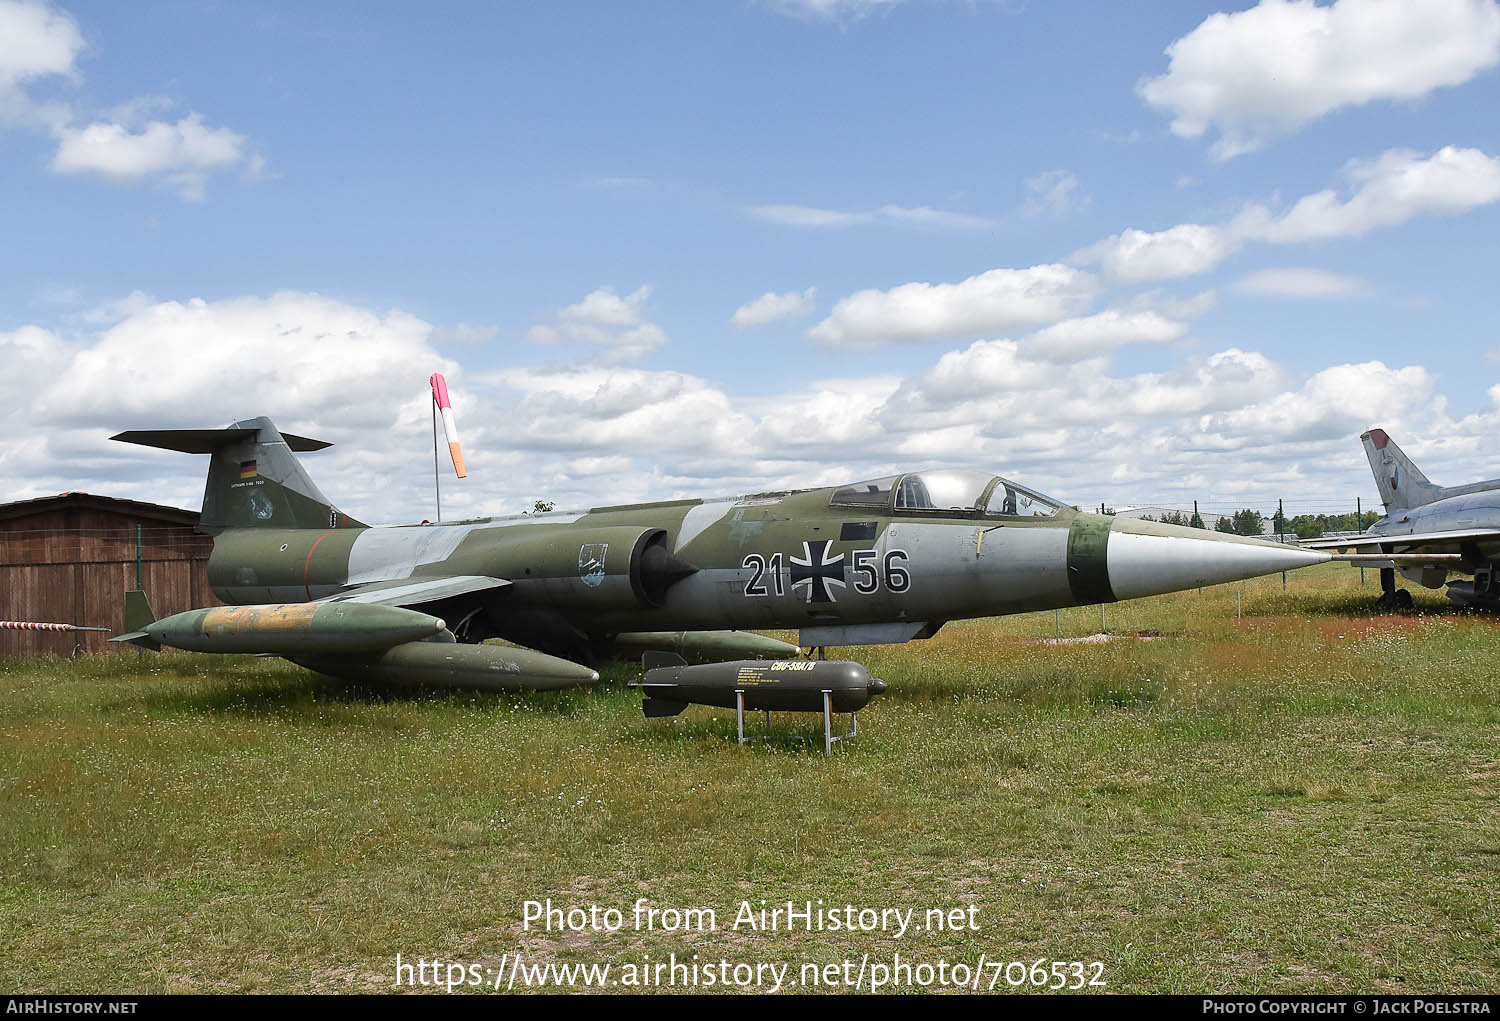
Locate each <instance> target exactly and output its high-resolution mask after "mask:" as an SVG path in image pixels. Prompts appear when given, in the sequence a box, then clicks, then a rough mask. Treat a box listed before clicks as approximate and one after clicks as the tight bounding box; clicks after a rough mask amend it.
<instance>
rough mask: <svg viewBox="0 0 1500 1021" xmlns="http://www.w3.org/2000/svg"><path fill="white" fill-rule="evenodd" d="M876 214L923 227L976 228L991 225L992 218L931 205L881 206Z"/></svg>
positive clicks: (992, 222)
mask: <svg viewBox="0 0 1500 1021" xmlns="http://www.w3.org/2000/svg"><path fill="white" fill-rule="evenodd" d="M876 214H877V215H878V216H880V217H882V218H883V219H887V220H895V221H897V222H898V223H914V224H917V225H919V226H923V227H955V228H958V229H960V230H977V229H981V228H984V227H993V226H994V225H995V221H994V220H988V219H985V218H984V217H982V216H970V215H968V214H967V213H954V212H950V211H948V210H946V209H933V208H932V207H931V206H916V207H908V206H890V205H886V206H881V207H880V208H879V209H877V210H876Z"/></svg>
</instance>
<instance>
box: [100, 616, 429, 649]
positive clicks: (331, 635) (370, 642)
mask: <svg viewBox="0 0 1500 1021" xmlns="http://www.w3.org/2000/svg"><path fill="white" fill-rule="evenodd" d="M446 633H447V625H446V624H445V623H444V622H443V621H442V620H440V619H439V618H437V617H433V616H431V615H429V614H426V613H420V612H418V611H416V610H407V609H403V608H401V607H397V606H380V605H376V604H368V603H269V604H261V605H252V606H215V607H211V608H209V609H206V610H188V611H187V612H186V613H176V614H173V615H172V616H170V617H163V618H162V619H161V620H158V621H152V622H150V623H146V624H143V625H141V626H139V627H137V629H136V630H135V631H133V632H131V633H130V634H128V635H121V636H120V639H122V640H128V641H135V642H137V643H138V644H147V643H154V644H156V645H166V646H170V647H172V648H174V649H186V650H188V651H190V652H226V653H229V652H242V653H272V654H275V655H282V654H287V653H304V654H314V653H324V654H329V653H359V652H374V651H378V650H381V649H388V648H390V647H391V646H393V645H400V644H402V643H405V642H419V641H426V640H431V639H435V638H437V639H440V637H441V636H443V635H445V634H446ZM143 640H144V641H143ZM448 640H449V641H452V636H451V635H449V636H448Z"/></svg>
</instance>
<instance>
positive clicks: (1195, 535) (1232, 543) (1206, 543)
mask: <svg viewBox="0 0 1500 1021" xmlns="http://www.w3.org/2000/svg"><path fill="white" fill-rule="evenodd" d="M1119 524H1121V523H1117V525H1116V527H1115V528H1112V529H1111V530H1110V533H1109V545H1108V552H1107V554H1106V563H1107V564H1108V571H1109V587H1110V589H1111V590H1112V591H1113V593H1114V596H1115V598H1116V599H1134V598H1136V597H1137V596H1153V595H1160V594H1161V593H1164V592H1178V591H1181V590H1183V589H1190V588H1200V587H1202V586H1205V585H1218V584H1221V583H1223V582H1226V581H1239V580H1240V579H1242V578H1254V577H1257V576H1259V575H1263V574H1275V573H1276V572H1278V571H1290V570H1293V569H1295V568H1298V567H1308V566H1310V565H1312V564H1321V563H1324V562H1326V561H1327V560H1328V559H1329V556H1328V554H1326V553H1320V552H1317V551H1315V550H1302V549H1296V548H1294V547H1290V546H1283V545H1281V544H1279V543H1273V542H1266V541H1263V540H1258V539H1249V538H1244V537H1242V536H1232V535H1223V534H1219V533H1216V532H1208V531H1205V530H1203V529H1200V528H1183V527H1180V526H1176V525H1160V524H1151V523H1146V524H1139V525H1138V524H1135V523H1131V524H1130V525H1126V526H1125V527H1124V528H1120V527H1119Z"/></svg>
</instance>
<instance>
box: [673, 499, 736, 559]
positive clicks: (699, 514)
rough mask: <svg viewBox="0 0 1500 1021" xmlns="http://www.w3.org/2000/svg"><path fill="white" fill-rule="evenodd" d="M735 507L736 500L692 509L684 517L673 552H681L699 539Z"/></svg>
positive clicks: (701, 504)
mask: <svg viewBox="0 0 1500 1021" xmlns="http://www.w3.org/2000/svg"><path fill="white" fill-rule="evenodd" d="M734 505H735V501H734V500H715V501H714V502H713V503H700V504H699V505H698V506H696V507H693V508H692V509H690V510H689V511H688V512H687V513H686V514H685V515H683V518H682V528H680V529H679V530H678V532H677V545H676V546H674V547H673V552H674V553H676V552H680V551H681V550H682V547H684V546H686V545H687V544H688V543H690V542H692V541H693V540H694V539H696V538H698V536H700V535H702V534H703V533H704V532H705V531H706V530H707V529H708V527H709V526H710V525H712V524H713V523H714V522H715V521H718V520H719V519H720V518H722V517H723V516H724V515H725V514H728V513H729V510H730V508H732V507H733V506H734Z"/></svg>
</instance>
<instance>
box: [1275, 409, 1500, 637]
mask: <svg viewBox="0 0 1500 1021" xmlns="http://www.w3.org/2000/svg"><path fill="white" fill-rule="evenodd" d="M1360 442H1362V443H1363V444H1364V447H1365V457H1366V458H1368V459H1369V462H1370V471H1371V472H1372V473H1374V475H1375V485H1376V486H1377V487H1378V488H1379V490H1380V499H1381V500H1382V502H1384V504H1385V511H1386V513H1385V517H1383V518H1381V519H1380V520H1379V521H1377V522H1375V524H1373V525H1371V526H1370V528H1369V529H1367V530H1366V531H1364V532H1362V533H1360V534H1359V535H1354V536H1343V537H1336V538H1330V539H1317V540H1313V541H1310V542H1305V543H1303V544H1302V545H1303V547H1304V548H1309V549H1324V550H1329V549H1339V550H1346V549H1353V550H1360V551H1363V552H1364V554H1365V556H1364V557H1363V558H1360V557H1358V556H1356V557H1343V558H1337V559H1347V560H1356V561H1361V560H1362V561H1363V562H1365V563H1366V566H1379V567H1380V599H1379V601H1378V602H1377V604H1376V605H1377V606H1378V607H1379V608H1381V609H1398V610H1399V609H1410V608H1411V606H1412V598H1411V593H1410V592H1408V591H1407V590H1406V589H1398V588H1397V587H1396V572H1397V570H1398V569H1399V570H1400V572H1401V574H1402V575H1403V576H1404V577H1406V578H1407V579H1409V580H1411V581H1414V582H1416V583H1418V584H1419V585H1423V586H1425V587H1427V588H1431V589H1437V588H1442V587H1443V584H1444V583H1445V582H1446V583H1447V585H1448V593H1447V594H1448V598H1449V599H1451V600H1453V601H1454V602H1455V603H1458V604H1459V605H1461V606H1470V607H1474V608H1476V609H1490V610H1495V609H1500V577H1497V576H1496V575H1497V572H1496V567H1497V563H1500V479H1492V480H1490V481H1489V482H1474V483H1470V484H1469V485H1467V486H1449V487H1447V488H1444V487H1441V486H1436V485H1433V484H1432V483H1431V482H1429V481H1428V480H1427V476H1426V475H1423V474H1422V471H1421V469H1420V468H1418V467H1417V466H1416V465H1415V464H1412V462H1411V459H1410V458H1409V457H1407V456H1406V455H1405V454H1404V453H1402V452H1401V448H1400V447H1398V446H1396V444H1395V443H1394V442H1393V441H1392V440H1391V438H1390V436H1388V435H1386V432H1385V430H1384V429H1371V430H1370V431H1369V432H1367V433H1365V434H1364V435H1362V436H1360ZM1450 573H1456V574H1466V575H1471V576H1472V580H1471V581H1448V575H1449V574H1450Z"/></svg>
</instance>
